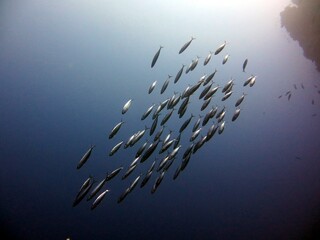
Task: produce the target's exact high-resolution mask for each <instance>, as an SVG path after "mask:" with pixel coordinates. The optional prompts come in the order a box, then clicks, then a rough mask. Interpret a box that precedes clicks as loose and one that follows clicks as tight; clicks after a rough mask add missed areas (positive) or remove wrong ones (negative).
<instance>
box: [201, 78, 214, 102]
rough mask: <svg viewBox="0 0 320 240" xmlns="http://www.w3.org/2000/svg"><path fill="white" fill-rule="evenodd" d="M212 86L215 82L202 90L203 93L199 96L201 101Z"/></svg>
mask: <svg viewBox="0 0 320 240" xmlns="http://www.w3.org/2000/svg"><path fill="white" fill-rule="evenodd" d="M212 84H213V82H212V83H211V84H210V85H208V86H206V87H205V88H204V89H203V90H202V92H201V93H200V95H199V99H202V98H203V97H204V96H205V95H206V94H207V93H208V92H209V90H210V88H211V86H212Z"/></svg>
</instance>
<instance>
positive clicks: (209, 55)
mask: <svg viewBox="0 0 320 240" xmlns="http://www.w3.org/2000/svg"><path fill="white" fill-rule="evenodd" d="M211 56H212V52H211V51H209V54H208V56H207V57H206V59H205V60H204V62H203V65H204V66H205V65H207V64H208V63H209V61H210V59H211Z"/></svg>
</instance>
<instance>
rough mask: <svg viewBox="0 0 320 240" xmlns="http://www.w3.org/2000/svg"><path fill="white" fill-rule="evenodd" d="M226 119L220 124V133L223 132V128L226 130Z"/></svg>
mask: <svg viewBox="0 0 320 240" xmlns="http://www.w3.org/2000/svg"><path fill="white" fill-rule="evenodd" d="M225 123H226V122H225V121H223V122H222V123H221V124H220V126H219V130H218V133H219V134H221V133H222V132H223V130H224V126H225Z"/></svg>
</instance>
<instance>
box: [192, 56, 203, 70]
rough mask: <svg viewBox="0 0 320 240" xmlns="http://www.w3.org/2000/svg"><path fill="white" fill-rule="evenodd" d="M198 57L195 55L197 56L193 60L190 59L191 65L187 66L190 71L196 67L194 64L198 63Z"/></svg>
mask: <svg viewBox="0 0 320 240" xmlns="http://www.w3.org/2000/svg"><path fill="white" fill-rule="evenodd" d="M199 58H200V57H198V56H197V58H196V59H195V60H194V61H192V63H191V66H190V67H189V70H190V71H193V70H194V69H195V68H196V66H197V65H198V62H199Z"/></svg>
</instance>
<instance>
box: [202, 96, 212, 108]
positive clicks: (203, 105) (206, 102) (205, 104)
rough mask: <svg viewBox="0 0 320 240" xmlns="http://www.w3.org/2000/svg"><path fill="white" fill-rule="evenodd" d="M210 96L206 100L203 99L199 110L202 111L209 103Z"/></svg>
mask: <svg viewBox="0 0 320 240" xmlns="http://www.w3.org/2000/svg"><path fill="white" fill-rule="evenodd" d="M211 99H212V97H210V98H208V99H207V100H205V101H204V102H203V104H202V106H201V109H200V110H201V111H203V110H204V109H206V107H207V106H208V105H209V103H210V101H211Z"/></svg>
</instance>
